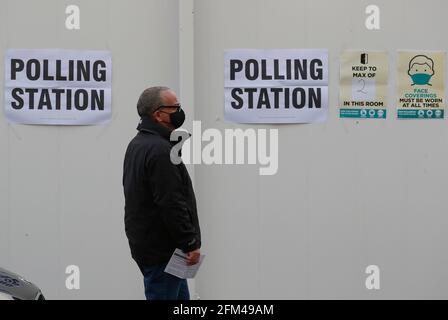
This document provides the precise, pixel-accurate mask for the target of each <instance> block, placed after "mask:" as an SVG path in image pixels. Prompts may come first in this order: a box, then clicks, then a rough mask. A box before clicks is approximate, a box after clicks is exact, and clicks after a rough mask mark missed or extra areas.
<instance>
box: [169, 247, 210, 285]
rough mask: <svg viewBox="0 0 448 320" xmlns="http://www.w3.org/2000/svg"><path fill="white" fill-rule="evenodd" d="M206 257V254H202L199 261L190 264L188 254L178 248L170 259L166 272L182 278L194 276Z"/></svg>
mask: <svg viewBox="0 0 448 320" xmlns="http://www.w3.org/2000/svg"><path fill="white" fill-rule="evenodd" d="M204 257H205V255H202V254H201V256H200V258H199V262H198V263H196V264H194V265H192V266H189V265H187V254H186V253H184V252H183V251H182V250H180V249H176V250H174V253H173V255H172V256H171V259H170V261H169V262H168V264H167V265H166V268H165V272H166V273H169V274H172V275H173V276H176V277H178V278H181V279H191V278H194V277H195V276H196V273H197V272H198V270H199V267H200V266H201V264H202V260H204Z"/></svg>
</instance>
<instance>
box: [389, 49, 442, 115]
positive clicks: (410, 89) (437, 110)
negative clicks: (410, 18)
mask: <svg viewBox="0 0 448 320" xmlns="http://www.w3.org/2000/svg"><path fill="white" fill-rule="evenodd" d="M445 55H446V54H445V52H442V51H423V52H422V51H399V52H398V63H397V81H398V84H397V100H398V101H397V103H398V107H397V117H398V119H443V118H444V117H445V107H446V101H445V99H446V97H445Z"/></svg>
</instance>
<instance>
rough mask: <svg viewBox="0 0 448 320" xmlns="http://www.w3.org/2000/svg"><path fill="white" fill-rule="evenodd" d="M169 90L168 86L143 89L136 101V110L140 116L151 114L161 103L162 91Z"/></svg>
mask: <svg viewBox="0 0 448 320" xmlns="http://www.w3.org/2000/svg"><path fill="white" fill-rule="evenodd" d="M167 90H171V89H170V88H168V87H151V88H148V89H145V90H144V91H143V92H142V94H141V95H140V98H139V99H138V102H137V112H138V114H139V116H140V117H142V116H144V115H151V114H152V113H153V112H154V111H155V110H156V109H157V108H158V107H159V106H161V105H163V101H162V95H161V93H162V92H163V91H167Z"/></svg>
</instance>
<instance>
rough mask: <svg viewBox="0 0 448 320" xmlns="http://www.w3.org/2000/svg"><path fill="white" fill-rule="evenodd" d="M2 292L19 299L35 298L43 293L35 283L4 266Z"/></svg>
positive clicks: (1, 279) (1, 272) (0, 274)
mask: <svg viewBox="0 0 448 320" xmlns="http://www.w3.org/2000/svg"><path fill="white" fill-rule="evenodd" d="M0 292H3V293H6V294H8V295H10V296H12V298H14V299H18V300H35V299H37V298H38V297H39V296H40V295H41V293H40V289H39V288H38V287H36V286H35V285H34V284H32V283H31V282H29V281H27V280H25V279H23V278H22V277H21V276H19V275H17V274H15V273H13V272H10V271H8V270H6V269H3V268H0Z"/></svg>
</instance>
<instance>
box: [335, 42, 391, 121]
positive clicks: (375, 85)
mask: <svg viewBox="0 0 448 320" xmlns="http://www.w3.org/2000/svg"><path fill="white" fill-rule="evenodd" d="M388 73H389V68H388V58H387V53H386V52H373V51H372V52H368V51H345V52H343V53H342V55H341V66H340V88H339V90H340V91H339V103H340V104H339V116H340V117H341V118H356V119H385V118H386V112H387V108H386V107H387V82H388V81H387V78H388Z"/></svg>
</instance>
